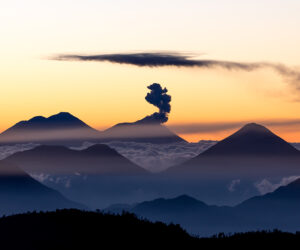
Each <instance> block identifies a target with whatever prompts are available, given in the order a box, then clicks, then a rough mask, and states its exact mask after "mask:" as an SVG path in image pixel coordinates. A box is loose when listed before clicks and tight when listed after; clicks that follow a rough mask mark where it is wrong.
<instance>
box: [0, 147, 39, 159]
mask: <svg viewBox="0 0 300 250" xmlns="http://www.w3.org/2000/svg"><path fill="white" fill-rule="evenodd" d="M38 145H39V144H35V143H25V144H15V145H10V146H0V160H2V159H4V158H6V157H8V156H10V155H12V154H14V153H16V152H20V151H25V150H29V149H32V148H34V147H36V146H38Z"/></svg>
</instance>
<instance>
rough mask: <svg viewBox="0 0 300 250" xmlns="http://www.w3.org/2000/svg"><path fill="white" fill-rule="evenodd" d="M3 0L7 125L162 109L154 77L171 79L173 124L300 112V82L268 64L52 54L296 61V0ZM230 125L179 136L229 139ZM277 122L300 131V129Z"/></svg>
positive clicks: (0, 63) (0, 73)
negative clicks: (297, 85) (154, 101)
mask: <svg viewBox="0 0 300 250" xmlns="http://www.w3.org/2000/svg"><path fill="white" fill-rule="evenodd" d="M270 6H272V8H270ZM0 7H1V8H0V32H1V40H0V53H1V58H0V81H1V98H0V105H1V107H2V108H1V110H0V117H1V122H0V130H1V131H3V130H5V129H6V128H8V127H10V126H12V125H13V124H15V123H16V122H18V121H20V120H26V119H29V118H31V117H33V116H36V115H43V116H50V115H52V114H55V113H58V112H60V111H68V112H70V113H72V114H74V115H75V116H77V117H79V118H80V119H82V120H83V121H85V122H86V123H88V124H89V125H91V126H93V127H95V128H98V129H103V128H107V127H109V126H112V125H114V124H116V123H119V122H127V121H128V122H131V121H135V120H138V119H141V118H143V117H144V116H146V115H148V114H151V113H152V112H154V111H156V109H155V107H153V106H152V105H150V104H148V103H147V102H146V101H145V100H144V97H145V95H146V93H147V88H146V87H147V86H148V85H149V84H151V83H153V82H158V83H161V84H162V85H163V86H166V87H167V88H168V89H169V93H170V94H171V96H172V103H171V105H172V111H171V114H170V119H169V122H168V124H175V123H197V122H220V121H224V122H229V121H241V120H249V121H254V122H255V121H256V120H264V119H297V118H298V117H299V114H298V110H299V108H300V102H296V101H294V100H295V99H297V98H298V97H297V96H299V95H300V92H299V93H298V92H295V89H293V87H292V86H291V85H290V84H288V83H287V82H286V81H285V79H282V78H281V77H280V76H278V75H277V74H276V73H274V72H272V71H270V70H259V71H254V72H240V71H225V70H220V69H212V70H206V69H197V68H189V69H188V68H175V67H166V68H141V67H135V66H128V65H116V64H110V63H96V62H62V61H51V60H48V59H47V57H49V56H52V55H54V54H59V53H88V54H89V53H97V52H99V53H102V52H104V53H106V52H132V51H133V52H134V51H165V50H169V51H179V52H191V53H198V54H199V57H200V58H208V59H220V60H232V61H249V62H252V61H271V62H282V63H285V64H287V65H295V66H297V65H300V63H299V55H300V46H299V44H300V33H299V32H298V27H299V24H300V16H299V11H300V2H299V1H295V0H289V1H284V0H274V1H268V0H261V1H258V0H257V1H250V0H249V1H248V0H247V1H237V0H224V1H223V0H222V1H220V0H212V1H196V0H188V1H180V0H174V1H157V0H155V1H136V0H128V1H120V0H112V1H94V0H86V1H81V0H72V1H71V0H59V1H58V0H52V1H50V0H49V1H48V0H45V1H38V0H28V1H23V0H11V1H3V2H1V6H0ZM254 17H255V18H254ZM201 53H207V54H203V55H201ZM298 99H299V98H298ZM230 132H233V131H223V132H220V133H213V134H193V135H182V136H183V137H184V138H186V139H188V140H190V141H198V140H200V139H222V138H223V137H224V136H226V135H229V133H230ZM274 132H276V133H278V134H279V135H280V136H282V137H283V138H284V139H286V140H288V141H300V129H299V131H296V130H291V131H289V130H288V131H287V130H286V129H282V128H275V130H274Z"/></svg>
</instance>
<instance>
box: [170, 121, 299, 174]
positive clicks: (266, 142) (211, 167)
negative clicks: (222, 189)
mask: <svg viewBox="0 0 300 250" xmlns="http://www.w3.org/2000/svg"><path fill="white" fill-rule="evenodd" d="M299 166H300V152H299V151H298V150H297V149H295V148H294V147H293V146H292V145H290V144H289V143H287V142H286V141H284V140H283V139H281V138H280V137H278V136H277V135H275V134H274V133H272V132H271V131H270V130H268V129H267V128H265V127H263V126H261V125H258V124H255V123H251V124H247V125H245V126H244V127H242V128H241V129H240V130H238V131H237V132H236V133H234V134H232V135H231V136H229V137H227V138H225V139H224V140H222V141H220V142H218V143H216V144H215V145H213V146H212V147H210V148H209V149H207V150H206V151H204V152H203V153H201V154H200V155H198V156H196V157H195V158H193V159H191V160H189V161H187V162H185V163H183V164H181V165H179V166H175V167H173V168H170V169H168V170H167V171H166V173H176V174H193V175H194V174H201V175H206V176H207V175H209V176H211V177H213V176H220V177H221V176H223V177H226V176H228V177H230V178H231V177H233V176H234V177H237V178H241V177H243V176H246V177H249V178H250V177H255V176H256V177H257V176H259V177H263V176H268V177H272V176H277V177H280V176H291V175H298V174H300V167H299Z"/></svg>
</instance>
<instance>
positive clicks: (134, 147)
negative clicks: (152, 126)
mask: <svg viewBox="0 0 300 250" xmlns="http://www.w3.org/2000/svg"><path fill="white" fill-rule="evenodd" d="M215 143H216V142H215V141H200V142H199V143H186V142H180V143H171V144H152V143H137V142H117V141H116V142H108V143H105V144H107V145H108V146H110V147H111V148H113V149H115V150H116V151H117V152H119V153H120V154H122V155H123V156H125V157H126V158H128V159H129V160H131V161H132V162H134V163H136V164H138V165H140V166H141V167H143V168H145V169H147V170H149V171H152V172H159V171H162V170H165V169H167V168H169V167H171V166H173V165H176V164H180V163H182V162H184V161H186V160H189V159H191V158H193V157H195V156H197V155H198V154H200V153H201V152H203V151H205V150H206V149H208V148H209V147H211V146H212V145H214V144H215ZM91 145H93V143H89V142H85V143H83V145H82V146H81V147H76V148H74V149H84V148H87V147H89V146H91Z"/></svg>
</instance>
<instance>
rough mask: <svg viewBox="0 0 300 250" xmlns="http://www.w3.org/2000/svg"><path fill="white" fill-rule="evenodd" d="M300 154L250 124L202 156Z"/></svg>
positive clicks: (261, 127)
mask: <svg viewBox="0 0 300 250" xmlns="http://www.w3.org/2000/svg"><path fill="white" fill-rule="evenodd" d="M299 154H300V152H299V151H298V150H297V149H295V148H294V147H293V146H291V145H290V144H289V143H287V142H286V141H284V140H283V139H281V138H280V137H278V136H277V135H275V134H274V133H272V132H271V131H270V130H269V129H267V128H266V127H264V126H262V125H259V124H256V123H249V124H247V125H245V126H244V127H242V128H241V129H240V130H238V131H237V132H235V133H234V134H232V135H230V136H228V137H227V138H225V139H224V140H222V141H220V142H218V143H217V144H216V145H214V146H212V147H211V148H209V149H208V150H206V151H205V152H203V154H202V155H205V156H208V155H211V156H212V155H216V156H220V155H225V156H249V155H254V156H260V155H262V156H267V155H271V156H272V155H287V156H294V155H299Z"/></svg>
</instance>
